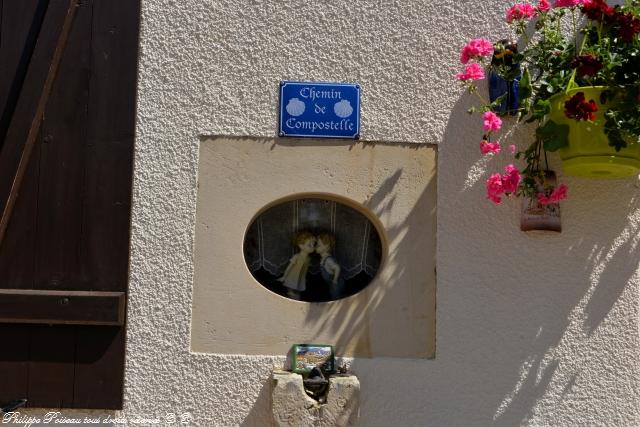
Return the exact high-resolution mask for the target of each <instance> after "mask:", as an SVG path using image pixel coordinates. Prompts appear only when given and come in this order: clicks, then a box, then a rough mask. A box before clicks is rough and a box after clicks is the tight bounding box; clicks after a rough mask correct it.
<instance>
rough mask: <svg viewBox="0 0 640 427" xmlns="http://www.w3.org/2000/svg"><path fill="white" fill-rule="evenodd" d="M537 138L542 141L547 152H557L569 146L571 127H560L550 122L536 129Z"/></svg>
mask: <svg viewBox="0 0 640 427" xmlns="http://www.w3.org/2000/svg"><path fill="white" fill-rule="evenodd" d="M536 136H537V137H538V139H540V140H541V141H542V144H543V147H544V149H545V150H547V151H557V150H558V149H560V148H562V147H566V146H567V145H569V125H559V124H557V123H556V122H554V121H553V120H549V121H548V122H546V123H545V124H544V125H543V126H540V127H539V128H538V129H536Z"/></svg>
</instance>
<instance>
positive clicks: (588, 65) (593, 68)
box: [571, 53, 602, 76]
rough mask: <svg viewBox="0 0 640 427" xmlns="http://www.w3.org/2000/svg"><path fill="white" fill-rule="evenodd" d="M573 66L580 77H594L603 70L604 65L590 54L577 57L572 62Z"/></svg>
mask: <svg viewBox="0 0 640 427" xmlns="http://www.w3.org/2000/svg"><path fill="white" fill-rule="evenodd" d="M571 66H572V67H573V68H575V69H576V71H577V73H578V75H579V76H593V75H595V74H596V73H597V72H598V71H600V69H602V63H601V62H600V61H599V60H598V58H596V57H595V56H594V55H592V54H590V53H587V54H585V55H580V56H577V57H575V58H574V59H573V61H571Z"/></svg>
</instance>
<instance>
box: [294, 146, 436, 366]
mask: <svg viewBox="0 0 640 427" xmlns="http://www.w3.org/2000/svg"><path fill="white" fill-rule="evenodd" d="M404 148H405V149H414V150H418V149H429V150H431V149H433V147H417V146H416V147H415V148H414V147H411V145H406V146H404ZM402 174H403V172H402V170H401V169H399V170H396V171H395V172H394V173H393V174H391V175H390V176H389V177H388V178H387V179H386V180H385V181H384V182H383V183H382V184H381V185H380V186H379V188H378V189H377V190H376V191H375V192H374V193H373V194H372V195H371V197H370V198H369V200H367V202H366V203H365V206H366V207H367V208H369V209H370V210H371V212H373V213H374V214H375V216H376V217H378V218H384V217H386V216H387V215H389V213H390V212H391V211H392V209H393V206H394V205H395V204H396V202H397V200H396V197H395V195H394V194H395V193H397V192H398V191H401V187H400V186H401V185H402V184H401V177H402ZM435 185H436V179H435V177H434V179H432V180H431V181H430V182H429V183H428V184H427V186H426V187H425V189H424V191H423V193H422V194H421V195H420V197H419V199H418V200H416V203H415V205H414V207H413V209H411V211H410V213H409V214H408V215H407V218H406V220H405V221H404V222H403V223H402V224H399V225H397V226H393V227H387V228H386V229H385V232H386V236H387V239H388V241H389V246H390V247H391V246H393V247H395V248H396V249H395V250H392V251H391V250H390V251H389V253H388V254H387V258H386V260H385V261H384V267H383V270H385V271H386V272H387V274H389V275H390V276H391V277H393V282H392V283H391V282H387V281H384V280H382V281H380V282H378V283H377V284H376V285H375V286H368V287H366V288H364V289H363V290H362V291H361V293H363V294H365V295H367V298H358V299H356V298H351V299H350V301H349V304H335V305H334V304H328V305H327V304H323V303H312V304H310V306H309V310H308V313H307V316H306V320H305V322H306V323H308V324H312V325H314V328H315V329H316V330H323V331H327V330H330V331H335V340H334V342H333V344H334V345H335V347H336V353H337V354H338V355H340V354H343V349H346V348H353V343H354V342H357V343H358V346H359V347H358V348H356V349H354V352H355V353H357V354H361V355H374V356H375V355H377V354H378V353H377V352H376V351H375V349H372V348H369V347H370V345H371V343H370V339H369V332H370V325H371V323H372V321H373V322H378V323H377V324H376V326H375V327H376V328H388V331H385V332H387V333H388V335H387V336H389V337H391V336H393V334H394V325H393V324H392V322H388V321H389V320H392V319H393V318H394V313H397V312H398V311H399V310H411V309H412V307H410V306H409V305H410V301H407V300H406V295H400V294H398V293H395V292H394V288H393V284H394V283H395V284H400V283H407V282H410V281H412V280H413V281H414V282H415V281H416V279H415V278H416V277H417V275H416V270H420V267H419V266H414V265H410V264H409V263H407V262H403V260H406V259H410V258H411V257H412V256H411V254H415V253H424V254H425V256H429V254H430V253H432V250H430V245H431V241H429V240H428V241H426V242H425V241H422V239H415V238H410V236H411V230H415V228H414V227H420V225H421V223H425V219H426V218H429V217H432V218H433V217H435V214H436V206H435V203H434V200H433V195H434V194H435V188H434V187H435ZM425 207H426V208H427V209H428V210H425ZM429 237H432V236H429ZM433 238H434V239H435V236H433ZM426 262H429V261H428V260H426ZM418 287H426V286H425V285H424V283H420V284H416V286H415V287H414V288H418ZM412 292H414V293H415V295H420V292H422V293H424V292H425V289H413V290H412ZM423 307H424V306H423ZM414 309H415V308H414ZM425 310H426V311H427V313H422V314H421V315H422V316H427V317H431V316H433V310H430V309H429V308H427V309H425ZM429 311H430V312H429ZM374 318H376V319H378V320H373V319H374ZM379 319H386V320H387V324H386V325H380V321H379ZM430 328H431V330H429V331H425V333H426V334H430V335H428V336H429V337H433V335H434V334H435V322H432V326H430ZM401 335H403V334H396V336H397V338H398V347H402V346H404V345H405V344H406V343H403V342H402V339H403V338H404V337H401ZM405 335H406V334H405ZM427 341H433V340H427ZM431 347H433V344H428V345H427V348H425V349H424V350H423V353H424V355H425V356H427V355H429V354H432V353H433V348H431ZM406 352H407V353H412V350H411V349H410V346H409V345H406ZM397 354H402V350H398V351H397ZM378 355H379V354H378ZM401 357H402V356H401ZM406 357H417V355H416V354H407V356H406Z"/></svg>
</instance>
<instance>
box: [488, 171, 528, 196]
mask: <svg viewBox="0 0 640 427" xmlns="http://www.w3.org/2000/svg"><path fill="white" fill-rule="evenodd" d="M504 171H505V173H504V174H502V175H500V174H499V173H494V174H493V175H491V176H490V177H489V179H488V180H487V198H488V199H489V200H491V201H492V202H493V203H495V204H499V203H500V202H502V195H503V194H510V193H516V192H517V191H518V186H520V181H521V180H522V177H521V175H520V171H519V170H518V169H517V168H516V167H515V166H513V165H507V166H505V168H504Z"/></svg>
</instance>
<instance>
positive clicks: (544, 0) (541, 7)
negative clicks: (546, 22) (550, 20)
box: [538, 0, 551, 12]
mask: <svg viewBox="0 0 640 427" xmlns="http://www.w3.org/2000/svg"><path fill="white" fill-rule="evenodd" d="M550 9H551V3H549V0H540V3H538V11H540V12H548V11H549V10H550Z"/></svg>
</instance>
